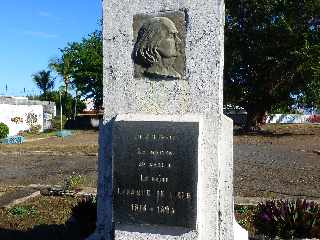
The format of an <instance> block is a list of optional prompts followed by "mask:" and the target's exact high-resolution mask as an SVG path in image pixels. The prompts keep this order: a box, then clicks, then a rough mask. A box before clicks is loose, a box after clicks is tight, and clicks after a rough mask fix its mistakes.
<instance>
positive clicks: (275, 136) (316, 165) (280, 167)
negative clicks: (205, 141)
mask: <svg viewBox="0 0 320 240" xmlns="http://www.w3.org/2000/svg"><path fill="white" fill-rule="evenodd" d="M263 130H264V131H265V132H264V133H261V134H240V135H236V136H234V190H235V195H236V196H244V197H267V198H287V197H305V198H308V199H316V198H320V184H319V183H320V155H319V154H320V125H266V126H264V127H263Z"/></svg>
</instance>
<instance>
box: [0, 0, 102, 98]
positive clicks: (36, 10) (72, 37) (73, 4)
mask: <svg viewBox="0 0 320 240" xmlns="http://www.w3.org/2000/svg"><path fill="white" fill-rule="evenodd" d="M101 2H102V1H101V0H22V1H21V0H3V1H1V8H0V31H1V34H0V95H11V96H12V95H15V96H23V95H24V88H25V89H26V93H27V94H29V95H30V94H34V93H39V90H38V89H37V87H36V86H35V84H34V83H33V82H32V78H31V75H32V74H33V73H35V72H37V71H40V70H43V69H47V66H48V61H49V60H50V59H51V58H54V57H57V56H59V48H63V47H65V46H66V45H67V43H68V42H73V41H79V40H81V38H82V37H85V36H86V35H88V34H89V33H91V32H93V31H94V30H96V29H98V28H99V19H100V18H101V15H102V6H101ZM6 84H7V86H8V91H7V92H6ZM60 84H61V81H60V79H57V80H56V87H58V86H59V85H60Z"/></svg>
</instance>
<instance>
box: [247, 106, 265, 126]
mask: <svg viewBox="0 0 320 240" xmlns="http://www.w3.org/2000/svg"><path fill="white" fill-rule="evenodd" d="M265 115H266V111H263V110H253V109H250V110H247V121H246V126H245V129H247V130H249V131H259V130H260V129H261V128H260V126H261V124H263V123H264V118H265Z"/></svg>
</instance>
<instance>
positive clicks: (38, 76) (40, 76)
mask: <svg viewBox="0 0 320 240" xmlns="http://www.w3.org/2000/svg"><path fill="white" fill-rule="evenodd" d="M50 74H51V71H46V70H42V71H39V72H37V73H35V74H33V75H32V79H33V81H34V83H35V84H36V85H37V86H38V88H40V90H41V91H42V92H43V96H44V97H45V96H47V93H48V92H49V90H50V89H52V88H53V87H54V79H53V78H52V77H51V76H50Z"/></svg>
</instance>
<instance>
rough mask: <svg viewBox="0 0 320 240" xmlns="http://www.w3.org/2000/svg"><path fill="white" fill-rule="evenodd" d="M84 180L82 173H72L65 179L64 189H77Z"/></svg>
mask: <svg viewBox="0 0 320 240" xmlns="http://www.w3.org/2000/svg"><path fill="white" fill-rule="evenodd" d="M83 182H84V177H83V176H81V175H80V174H76V173H74V172H73V173H72V175H70V176H68V177H67V178H66V179H65V180H64V189H65V190H75V189H76V188H78V187H79V186H80V185H81V184H83Z"/></svg>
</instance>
